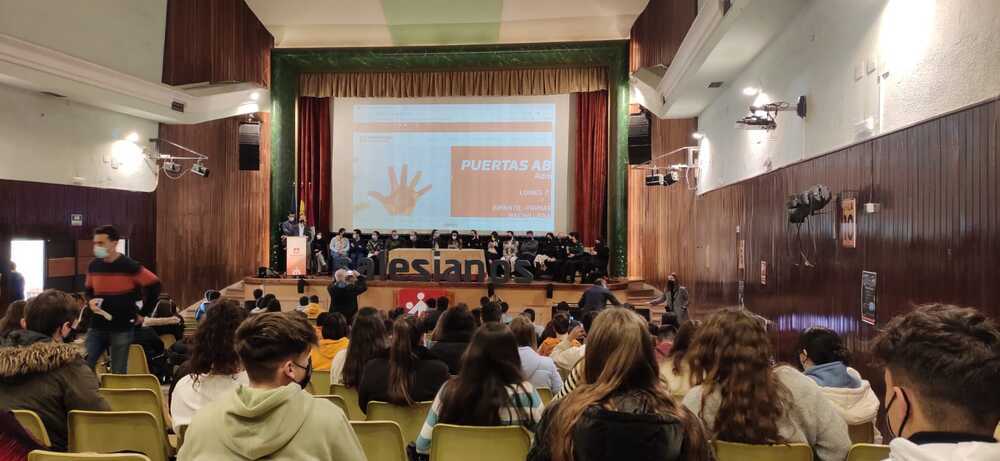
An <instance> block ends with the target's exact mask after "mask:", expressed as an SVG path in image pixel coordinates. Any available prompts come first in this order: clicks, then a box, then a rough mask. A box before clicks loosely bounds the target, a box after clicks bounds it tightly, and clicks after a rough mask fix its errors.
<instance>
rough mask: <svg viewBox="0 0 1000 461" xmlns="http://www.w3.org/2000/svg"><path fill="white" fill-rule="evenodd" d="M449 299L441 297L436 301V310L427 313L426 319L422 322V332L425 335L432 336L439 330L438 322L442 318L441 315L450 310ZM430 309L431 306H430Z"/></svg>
mask: <svg viewBox="0 0 1000 461" xmlns="http://www.w3.org/2000/svg"><path fill="white" fill-rule="evenodd" d="M448 302H449V301H448V297H447V296H441V297H439V298H437V300H436V301H435V308H434V309H433V310H430V311H428V312H427V314H426V315H424V318H423V319H422V320H421V321H420V323H421V328H420V330H421V331H422V332H423V333H425V334H430V333H431V332H433V331H434V330H435V329H436V328H437V324H438V320H439V319H440V318H441V314H443V313H444V311H446V310H448ZM428 307H429V306H428Z"/></svg>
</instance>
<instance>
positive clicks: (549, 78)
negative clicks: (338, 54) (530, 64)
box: [299, 67, 608, 98]
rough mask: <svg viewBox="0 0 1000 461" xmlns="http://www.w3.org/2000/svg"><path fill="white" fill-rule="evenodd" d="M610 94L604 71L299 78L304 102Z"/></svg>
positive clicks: (343, 74)
mask: <svg viewBox="0 0 1000 461" xmlns="http://www.w3.org/2000/svg"><path fill="white" fill-rule="evenodd" d="M607 88H608V72H607V69H606V68H604V67H570V68H545V69H497V70H453V71H427V72H336V73H304V74H302V75H300V76H299V96H313V97H340V98H430V97H448V96H541V95H549V94H566V93H586V92H591V91H600V90H606V89H607Z"/></svg>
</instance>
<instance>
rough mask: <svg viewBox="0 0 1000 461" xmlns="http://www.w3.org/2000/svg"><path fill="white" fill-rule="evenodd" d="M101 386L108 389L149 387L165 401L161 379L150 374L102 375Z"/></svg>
mask: <svg viewBox="0 0 1000 461" xmlns="http://www.w3.org/2000/svg"><path fill="white" fill-rule="evenodd" d="M101 387H103V388H106V389H149V390H151V391H153V393H155V394H156V397H157V398H159V399H160V401H163V388H162V387H161V386H160V380H158V379H156V376H153V375H150V374H144V375H133V374H128V375H114V374H106V375H101Z"/></svg>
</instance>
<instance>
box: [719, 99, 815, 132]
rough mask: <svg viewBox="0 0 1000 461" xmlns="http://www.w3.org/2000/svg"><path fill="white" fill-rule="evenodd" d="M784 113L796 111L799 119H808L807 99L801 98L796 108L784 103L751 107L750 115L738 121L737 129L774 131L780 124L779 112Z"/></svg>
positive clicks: (770, 103)
mask: <svg viewBox="0 0 1000 461" xmlns="http://www.w3.org/2000/svg"><path fill="white" fill-rule="evenodd" d="M784 111H795V113H796V115H798V116H799V117H801V118H806V97H805V96H799V99H798V100H797V101H796V102H795V105H794V106H793V105H791V104H789V103H787V102H784V101H778V102H769V103H767V104H761V105H759V106H750V114H749V115H747V116H745V117H743V118H741V119H739V120H737V121H736V128H739V129H741V130H773V129H775V128H778V123H777V122H776V121H775V119H776V118H777V117H778V112H784Z"/></svg>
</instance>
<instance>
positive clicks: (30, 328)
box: [0, 289, 110, 451]
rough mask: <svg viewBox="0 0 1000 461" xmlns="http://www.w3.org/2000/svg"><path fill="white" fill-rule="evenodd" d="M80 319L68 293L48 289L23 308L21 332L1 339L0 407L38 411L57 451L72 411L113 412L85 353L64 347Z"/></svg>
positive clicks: (64, 438)
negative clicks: (102, 395)
mask: <svg viewBox="0 0 1000 461" xmlns="http://www.w3.org/2000/svg"><path fill="white" fill-rule="evenodd" d="M78 315H79V312H78V311H77V310H76V307H75V303H74V302H73V298H71V297H70V296H69V295H68V294H66V293H63V292H61V291H58V290H51V289H50V290H45V291H43V292H42V293H41V294H39V295H38V296H36V297H34V298H32V299H31V300H30V301H29V302H28V304H27V306H25V308H24V318H23V319H20V320H19V323H20V326H21V329H17V330H14V331H12V332H10V333H8V334H7V336H6V337H4V338H3V339H2V340H0V408H10V409H17V410H31V411H34V412H35V413H38V416H39V417H40V418H41V419H42V423H43V424H45V429H46V430H47V431H48V433H49V438H50V439H51V440H52V448H53V449H54V450H58V451H65V450H66V446H67V429H68V428H67V426H66V418H67V417H68V415H69V412H70V411H71V410H93V411H107V410H110V408H109V407H108V404H107V402H105V401H104V399H102V398H101V396H100V395H98V394H97V388H98V382H97V376H96V375H95V374H94V372H93V371H91V369H90V368H89V367H88V366H87V363H86V362H84V359H83V354H82V350H81V349H80V348H79V347H77V346H74V345H72V344H66V343H65V342H67V341H68V340H69V338H67V336H68V335H70V334H71V332H72V331H73V322H74V321H76V319H77V317H78Z"/></svg>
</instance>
